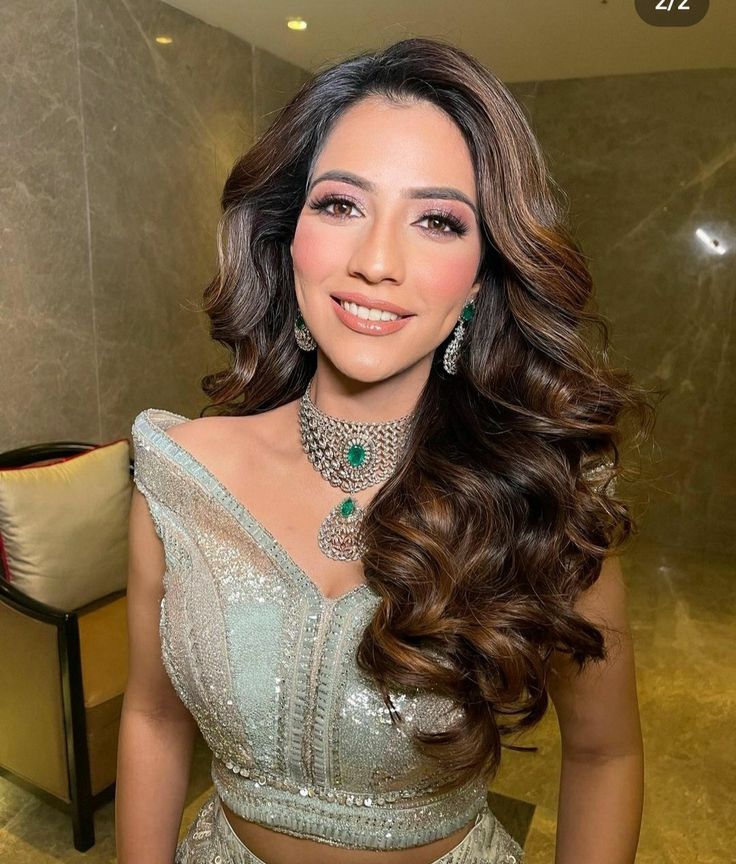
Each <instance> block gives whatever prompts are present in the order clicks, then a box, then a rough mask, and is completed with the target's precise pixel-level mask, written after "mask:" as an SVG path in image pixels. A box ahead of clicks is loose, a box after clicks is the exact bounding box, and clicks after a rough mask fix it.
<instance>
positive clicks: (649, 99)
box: [0, 0, 736, 864]
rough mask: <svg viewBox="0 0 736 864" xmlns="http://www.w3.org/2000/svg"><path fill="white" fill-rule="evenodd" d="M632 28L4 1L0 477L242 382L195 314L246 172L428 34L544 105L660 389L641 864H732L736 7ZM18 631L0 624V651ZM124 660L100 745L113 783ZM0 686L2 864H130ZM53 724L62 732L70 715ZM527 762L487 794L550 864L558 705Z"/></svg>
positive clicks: (339, 5) (104, 784)
mask: <svg viewBox="0 0 736 864" xmlns="http://www.w3.org/2000/svg"><path fill="white" fill-rule="evenodd" d="M640 5H641V4H635V3H634V2H633V0H631V2H628V0H626V2H624V0H609V2H606V0H555V2H553V3H549V2H541V0H536V2H535V0H513V2H512V0H477V2H469V0H465V2H464V0H455V2H452V3H449V2H434V0H424V2H415V0H392V2H389V0H371V2H359V0H354V2H349V3H345V2H333V0H311V2H310V0H301V2H300V0H269V2H260V3H259V2H256V3H244V2H242V0H179V2H176V3H164V2H159V0H43V2H41V0H3V2H2V4H1V5H0V72H1V74H0V103H1V105H2V112H1V113H0V148H1V149H0V190H2V200H1V201H0V229H1V230H0V244H1V245H0V250H1V253H2V254H0V316H1V319H2V325H3V338H2V340H0V370H1V374H0V400H1V401H2V404H3V405H4V406H5V407H4V410H3V412H2V419H1V420H0V451H11V450H14V449H17V448H21V447H25V446H28V445H32V444H37V443H39V442H51V441H76V442H90V443H94V444H96V445H99V444H101V443H103V442H111V441H115V440H120V439H123V438H126V437H129V432H130V425H131V422H132V419H133V417H134V416H135V415H136V414H137V413H138V412H139V411H140V410H142V409H143V408H146V407H151V406H153V407H159V408H166V409H169V410H172V411H175V412H177V413H180V414H184V415H186V416H189V417H194V416H197V415H198V413H199V411H200V409H201V408H202V407H203V406H204V404H205V402H206V400H205V399H204V397H203V394H202V393H201V391H200V389H199V381H200V379H201V377H202V376H203V375H204V374H205V373H207V372H211V371H214V370H215V369H217V368H219V367H220V365H221V363H222V360H223V356H224V354H223V352H222V351H221V350H220V349H219V348H218V347H217V346H216V345H214V344H213V343H211V342H210V340H209V336H208V333H207V321H206V319H205V316H203V315H202V314H200V313H198V312H197V306H198V303H199V301H200V298H201V293H202V291H203V288H204V286H205V285H206V284H207V282H208V281H209V279H210V278H211V277H212V275H213V273H214V270H215V266H216V260H217V250H216V242H215V226H216V223H217V219H218V216H219V213H220V209H219V196H220V193H221V190H222V185H223V183H224V181H225V178H226V176H227V173H228V171H229V169H230V167H231V165H232V163H233V162H234V161H235V159H236V158H237V157H238V155H239V154H240V153H241V152H242V151H244V150H245V149H247V148H248V147H249V146H250V145H251V144H252V143H253V141H254V140H255V138H256V137H257V136H258V135H259V133H260V132H262V131H263V130H264V129H265V127H266V126H267V125H268V123H269V122H270V119H271V118H272V116H273V114H274V113H275V112H276V111H278V109H279V108H280V107H281V106H282V105H283V104H284V103H285V102H286V101H287V100H288V99H289V98H290V97H291V96H292V95H293V93H294V92H295V91H296V89H297V88H298V87H299V85H300V84H301V83H302V82H304V81H305V80H307V78H308V77H309V76H310V74H311V73H313V72H315V71H318V70H319V69H320V68H323V67H324V66H326V65H329V64H330V63H332V62H334V61H335V60H338V59H340V58H342V57H346V56H348V55H350V54H352V53H355V52H357V51H361V50H366V49H372V48H378V47H381V46H383V45H386V44H389V43H391V42H394V41H396V40H398V39H401V38H404V37H407V36H412V35H422V36H430V37H438V38H444V39H449V40H450V41H452V42H454V43H455V44H457V45H458V46H460V47H462V48H464V49H466V50H467V51H469V52H470V53H472V54H474V55H475V56H476V57H477V58H478V59H479V60H480V61H481V62H483V63H484V64H485V65H486V66H487V67H488V68H489V69H491V71H493V72H494V73H495V74H496V75H497V76H498V77H499V78H500V79H501V80H502V81H503V82H504V83H505V84H506V85H507V87H508V88H509V90H510V91H511V93H512V94H513V95H514V96H515V97H516V98H517V99H518V100H519V102H520V103H521V105H522V106H523V108H524V110H525V112H526V114H527V116H528V118H529V121H530V123H531V125H532V127H533V129H534V131H535V133H536V134H537V136H538V138H539V141H540V143H541V145H542V148H543V150H544V152H545V153H546V155H547V158H548V161H549V165H550V169H551V172H552V175H553V176H554V177H555V179H556V180H557V182H558V183H559V185H560V186H561V187H562V188H563V189H564V190H565V193H566V195H567V197H568V199H569V214H570V224H571V226H572V228H573V233H574V235H575V237H576V239H577V240H578V242H579V243H580V244H581V245H582V248H583V250H584V252H585V253H586V255H587V256H588V260H589V266H590V269H591V272H592V274H593V278H594V283H595V288H596V300H595V303H596V305H597V307H598V309H599V310H600V311H601V312H602V313H603V314H604V315H605V316H606V317H607V318H608V319H609V321H610V326H611V337H612V354H613V355H614V358H615V359H616V360H617V361H618V362H619V363H620V364H621V365H625V366H628V367H629V368H630V369H631V371H632V373H633V374H634V376H635V378H636V379H637V380H638V381H639V382H640V383H642V384H644V385H645V386H651V387H657V388H662V389H664V390H665V391H666V393H667V395H666V397H665V398H664V400H663V401H662V403H661V405H660V408H659V412H658V420H657V428H656V431H655V438H656V441H654V442H653V443H652V444H651V445H650V446H649V447H648V448H647V449H646V451H644V452H642V453H640V454H639V456H638V458H639V460H640V462H641V468H642V478H641V480H640V481H638V482H634V483H631V484H628V486H627V488H625V489H623V490H621V491H622V493H623V494H625V495H626V497H627V498H629V499H630V500H631V502H632V506H633V508H634V512H635V515H636V516H637V518H638V520H639V521H640V526H641V531H640V533H639V535H637V537H636V538H635V539H634V540H633V542H632V544H631V546H630V549H629V551H628V552H627V554H626V556H625V558H624V561H623V564H624V570H625V574H626V577H627V583H628V586H629V594H630V614H631V618H632V627H633V629H634V637H635V643H636V650H637V673H638V686H639V701H640V707H641V712H642V723H643V729H644V737H645V751H646V752H645V756H646V774H647V788H646V797H645V805H644V818H643V825H642V835H641V841H640V845H639V857H638V859H637V860H638V861H641V862H644V864H654V862H657V864H669V862H678V864H679V862H684V861H693V862H695V861H697V862H702V864H710V862H724V864H725V862H727V861H732V860H733V840H732V839H731V836H732V835H731V826H732V822H733V819H734V817H736V808H735V806H734V797H733V784H734V779H735V778H736V758H735V757H736V745H735V744H734V739H733V736H732V734H731V732H732V729H733V727H734V724H736V710H735V706H734V693H735V690H736V688H735V686H734V685H735V684H736V673H735V672H734V668H735V664H734V660H735V659H736V650H735V649H734V641H733V633H734V619H735V609H734V600H735V597H736V590H735V588H734V586H735V584H736V580H735V578H734V577H735V576H736V573H735V572H734V571H735V569H736V568H735V561H736V557H735V553H736V515H735V512H736V449H735V448H734V443H733V426H732V424H733V423H734V421H735V420H736V409H735V408H734V394H736V362H735V360H736V342H735V341H734V336H735V335H736V334H735V324H736V318H735V307H734V291H735V288H736V278H735V277H736V269H735V268H734V254H735V253H734V250H735V247H736V69H735V68H734V65H735V61H736V40H734V38H733V37H734V33H736V3H732V2H730V3H726V2H723V0H721V2H712V3H710V8H709V9H708V10H707V12H706V14H705V15H704V17H703V18H702V20H700V21H699V22H698V23H696V24H692V25H691V26H655V25H653V24H652V23H648V22H647V21H644V20H643V19H642V18H641V17H640V16H639V15H638V14H637V8H635V7H636V6H640ZM649 5H650V6H651V5H653V4H649ZM655 5H656V4H655ZM705 5H706V6H707V5H708V4H705ZM296 19H299V20H296ZM300 21H301V23H300ZM660 23H661V21H660ZM665 23H667V22H665ZM290 25H291V26H290ZM0 530H2V529H1V525H0ZM2 600H3V598H2V597H1V596H0V605H1V604H2ZM122 600H123V601H124V597H122ZM14 614H15V615H16V617H17V615H19V614H20V612H19V611H18V609H15V610H14ZM121 616H124V602H123V603H122V604H121V607H120V612H119V614H118V617H117V619H116V621H117V623H118V625H120V622H121V621H123V618H121ZM8 620H10V619H8ZM15 620H16V619H15V618H13V621H15ZM5 626H6V632H10V631H9V629H8V628H9V627H10V624H8V623H7V622H6V625H5ZM2 627H3V619H2V617H1V616H0V639H1V638H2V636H1V634H2ZM29 638H30V639H31V641H30V643H29V644H30V645H31V646H32V645H33V644H34V643H33V638H35V637H29ZM91 644H93V643H90V645H91ZM83 650H84V649H83ZM90 650H91V651H92V650H94V649H92V648H90ZM95 656H98V655H95ZM83 662H84V661H83ZM106 662H107V661H106ZM109 662H113V661H109ZM120 662H122V661H120ZM120 662H119V663H118V666H117V667H116V670H115V672H114V676H117V678H116V680H117V682H118V686H117V691H115V690H111V692H110V693H107V694H106V696H105V704H106V705H107V706H108V709H109V710H108V713H107V714H106V716H105V720H104V722H103V721H102V720H100V721H99V722H100V724H102V725H104V724H106V725H105V729H106V730H107V731H106V732H105V735H107V740H108V742H112V744H109V745H108V746H110V747H112V749H111V750H109V752H108V755H107V763H106V764H108V773H109V770H110V768H109V766H114V737H115V728H116V727H115V711H114V708H113V707H112V706H114V705H115V704H118V706H119V699H120V698H121V693H120V692H119V691H120V689H121V687H120V682H121V681H123V682H124V674H125V670H124V668H122V667H121V665H120ZM0 664H2V665H3V666H4V667H5V668H4V670H3V671H2V672H0V861H3V862H5V861H7V862H13V864H16V862H18V864H20V862H24V864H25V862H34V864H35V862H56V861H78V860H79V861H81V860H83V859H84V860H87V861H100V862H103V861H104V862H111V861H114V860H115V845H114V804H113V801H112V800H111V797H110V795H111V794H112V793H111V791H110V787H109V784H110V782H111V780H114V777H112V778H111V777H110V776H107V775H105V777H104V778H103V773H104V772H102V773H100V775H99V777H98V779H97V781H96V783H97V786H98V787H99V788H98V789H97V790H96V791H97V792H103V793H104V794H103V795H102V797H100V798H99V800H98V801H97V802H96V804H95V806H94V810H95V813H94V826H95V840H94V845H92V846H91V847H90V848H89V849H88V850H87V851H84V852H82V851H80V850H78V849H75V846H74V843H73V841H72V827H71V818H70V816H69V814H68V813H67V812H64V811H63V809H59V807H58V806H57V804H58V801H62V802H64V801H67V802H68V801H70V800H71V798H72V791H71V787H72V786H73V784H71V785H69V783H67V785H66V786H65V785H64V784H65V782H67V781H68V780H69V777H68V775H69V766H68V764H67V763H66V762H64V759H67V760H68V757H69V753H70V752H71V751H70V750H69V746H70V745H69V744H68V741H67V743H66V744H65V743H64V740H63V734H65V733H63V734H62V738H60V739H59V741H60V742H61V743H60V744H59V748H60V749H58V752H57V751H54V752H55V753H56V757H54V758H58V759H59V760H60V761H59V766H60V767H59V777H60V778H61V780H60V783H61V785H59V784H58V783H57V784H56V786H55V787H53V788H52V785H51V784H50V783H48V782H45V781H44V780H43V777H42V776H41V773H40V772H41V770H42V769H41V768H40V767H39V765H40V764H41V763H44V764H48V761H49V759H48V758H46V757H44V758H41V756H39V765H36V766H35V767H33V768H28V769H25V768H23V767H22V765H21V764H20V763H19V762H17V761H16V762H14V761H13V760H14V759H16V760H17V741H16V740H15V739H14V737H13V736H20V735H21V731H20V727H21V726H22V724H20V723H19V721H18V719H17V713H15V712H17V704H16V703H17V701H18V698H17V697H16V698H15V699H14V698H11V697H10V696H9V695H8V694H9V693H11V692H12V688H13V687H14V686H17V682H15V681H14V680H13V678H12V674H13V673H12V667H13V662H12V658H10V657H8V655H7V653H4V654H3V656H2V657H0ZM62 666H63V663H62ZM103 673H104V669H103ZM60 674H61V673H60ZM110 674H111V675H113V673H112V672H111V673H110ZM114 676H113V677H114ZM103 677H104V674H103ZM60 686H61V685H60ZM63 689H64V688H63V687H61V690H63ZM61 690H60V692H61ZM80 698H81V699H82V701H83V702H84V703H85V704H84V710H86V711H91V710H92V709H93V708H94V707H95V706H94V705H90V704H88V703H89V696H88V695H85V693H84V692H82V695H81V697H80ZM116 700H118V701H117V702H116ZM60 704H62V703H60ZM80 710H82V709H80ZM59 712H60V713H59V716H60V717H61V716H63V717H64V718H65V723H66V727H67V732H68V727H69V724H70V723H71V722H72V721H71V717H72V715H71V714H70V713H69V711H68V710H67V709H66V708H65V707H64V705H63V704H62V707H61V708H59ZM83 713H84V712H83ZM88 722H91V721H90V720H89V718H88ZM100 728H102V726H101V727H100ZM42 737H43V736H42ZM520 743H524V744H532V745H535V746H537V747H538V748H539V750H538V751H537V752H535V753H512V752H509V751H504V762H503V765H502V769H501V772H500V774H499V775H498V778H497V780H496V782H495V783H494V785H493V788H492V790H491V792H492V794H493V795H494V796H495V797H494V801H495V802H496V805H497V809H498V812H499V816H500V817H501V818H502V821H504V822H505V823H506V824H507V826H508V827H509V829H510V830H512V831H513V832H514V833H515V835H516V836H517V838H518V839H519V840H520V842H523V843H524V846H525V849H526V852H527V855H528V856H529V861H530V864H536V862H540V864H541V862H552V861H553V860H554V834H555V819H556V804H557V801H556V796H557V787H558V782H559V773H558V771H559V739H558V731H557V725H556V720H555V716H554V711H553V708H552V707H550V710H549V712H548V715H547V717H546V718H545V720H544V721H543V723H542V724H540V726H538V727H537V728H536V729H535V730H533V732H532V733H530V734H529V735H527V736H526V739H525V740H524V741H522V742H520ZM43 746H45V745H41V744H39V747H40V748H41V750H42V749H43ZM89 746H90V748H92V746H93V744H92V743H91V739H90V743H89ZM207 756H208V754H207V753H206V752H205V750H204V745H203V744H201V743H200V746H198V748H197V751H196V753H195V762H194V766H193V771H192V781H191V784H190V794H189V798H188V807H187V810H186V811H185V814H184V819H183V822H182V833H183V832H184V830H185V828H186V827H187V826H188V824H189V822H190V820H191V818H192V816H193V815H194V813H195V812H196V811H197V809H198V808H199V805H200V804H201V802H202V800H203V799H204V797H205V796H206V795H207V794H208V793H209V788H210V780H209V776H208V768H209V765H208V761H207ZM90 758H91V757H90ZM31 761H32V760H31ZM65 766H66V767H65ZM100 771H102V769H100ZM34 772H36V773H35V774H34ZM65 772H66V774H65ZM65 776H66V777H67V781H65V780H64V777H65ZM88 785H89V784H88ZM92 785H93V787H94V785H95V782H94V781H93V784H92ZM105 790H107V791H106V792H105ZM93 791H95V790H94V789H93ZM105 795H107V800H105Z"/></svg>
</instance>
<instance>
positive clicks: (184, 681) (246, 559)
mask: <svg viewBox="0 0 736 864" xmlns="http://www.w3.org/2000/svg"><path fill="white" fill-rule="evenodd" d="M187 419H188V418H186V417H183V416H182V415H179V414H174V413H171V412H169V411H165V410H163V409H156V408H149V409H146V410H144V411H142V412H141V413H140V414H138V415H137V417H136V418H135V420H134V422H133V427H132V439H133V446H134V458H135V465H134V481H135V484H136V486H137V488H138V489H139V490H140V491H141V493H142V494H143V495H144V496H145V499H146V501H147V504H148V508H149V510H150V513H151V517H152V519H153V522H154V525H155V527H156V531H157V533H158V536H159V537H160V539H161V541H162V543H163V547H164V551H165V558H166V570H165V573H164V577H163V581H164V585H163V589H164V595H163V598H162V600H161V608H160V637H161V655H162V659H163V663H164V666H165V668H166V671H167V673H168V675H169V677H170V678H171V682H172V684H173V686H174V688H175V689H176V692H177V693H178V695H179V697H180V698H181V700H182V702H183V703H184V704H185V705H186V707H187V708H188V709H189V711H190V712H191V714H192V716H193V717H194V719H195V720H196V722H197V724H198V726H199V728H200V730H201V732H202V735H203V737H204V739H205V741H206V743H207V745H208V747H209V748H210V750H211V751H212V764H211V777H212V781H213V783H214V786H215V789H216V791H217V793H218V794H219V795H220V797H221V798H222V800H223V801H224V802H225V803H226V804H227V805H228V807H230V808H231V809H232V810H233V811H234V812H235V813H237V814H238V815H240V816H241V817H243V818H244V819H247V820H250V821H254V822H257V823H260V824H263V825H266V826H267V827H269V828H271V829H272V830H276V831H281V832H283V833H286V834H290V835H293V836H295V837H304V838H309V839H315V840H320V841H322V842H326V843H328V844H329V845H334V846H343V847H348V848H362V849H402V848H407V847H410V846H419V845H422V844H425V843H430V842H432V841H433V840H437V839H439V838H442V837H446V836H448V835H449V834H452V833H453V832H454V831H457V830H458V829H459V828H461V827H462V826H463V825H466V824H468V823H469V822H471V821H472V820H474V819H475V817H476V816H477V815H478V814H479V813H480V812H481V811H482V810H483V809H484V808H485V806H486V794H487V793H486V788H485V784H484V783H482V782H479V781H474V782H471V783H468V784H466V785H464V786H461V787H459V788H457V789H455V790H452V791H450V792H445V793H442V794H440V793H438V792H437V791H436V790H437V787H438V785H439V782H438V781H439V780H440V778H439V776H438V774H437V769H436V763H434V762H431V761H430V760H429V759H428V758H427V757H424V756H422V755H421V754H420V752H419V751H418V749H417V748H416V746H415V745H414V744H413V743H412V742H411V741H410V740H409V731H410V730H411V729H412V728H417V727H418V728H421V729H425V730H428V729H431V730H440V729H443V728H447V727H448V726H450V725H452V724H453V723H454V722H455V721H456V719H457V718H456V717H455V714H454V712H455V711H456V710H459V709H457V707H453V706H452V704H451V702H450V701H449V700H447V699H445V698H443V697H439V696H437V695H436V694H434V693H432V692H427V691H420V690H392V691H390V692H391V697H392V701H393V702H394V704H395V705H396V706H397V708H398V709H399V710H400V712H401V714H402V716H403V718H404V720H405V723H406V729H402V728H401V727H397V726H396V725H394V724H393V723H392V722H391V718H390V716H389V713H388V709H387V707H386V706H385V704H384V702H383V699H382V698H381V696H380V693H379V691H378V690H377V688H376V687H375V686H374V685H373V683H372V682H371V680H370V679H369V678H368V677H367V676H366V675H365V674H364V673H362V672H361V670H360V669H359V668H358V666H357V664H356V660H355V651H356V648H357V645H358V643H359V641H360V637H361V635H362V632H363V630H364V629H365V627H366V625H367V624H368V622H369V621H370V618H371V617H372V615H373V612H374V610H375V608H376V605H377V604H378V602H379V600H380V598H379V597H378V595H377V594H376V593H375V592H374V591H373V589H372V588H370V587H369V586H368V585H367V584H362V585H360V586H358V587H357V588H355V589H353V590H352V591H348V592H347V593H345V594H343V595H341V596H340V597H337V598H328V597H325V596H324V595H323V594H322V593H321V591H320V590H319V589H318V588H317V586H316V584H315V583H314V582H313V581H312V580H311V579H310V578H309V576H307V574H306V573H305V572H304V571H303V570H302V569H301V568H300V567H299V566H298V565H297V564H296V562H295V561H294V560H293V559H292V558H291V556H290V555H289V553H288V552H287V551H286V549H285V548H284V547H283V546H281V545H280V544H279V542H278V541H277V540H276V539H275V538H274V537H273V536H272V535H271V534H270V533H269V532H268V531H267V530H266V529H265V527H264V526H263V525H262V524H260V523H259V522H258V521H257V520H256V519H255V518H254V517H253V516H252V515H251V513H249V512H248V510H247V509H246V508H245V507H244V505H243V504H242V503H240V502H239V501H238V500H237V499H236V498H235V497H234V496H233V495H232V494H231V493H230V492H229V491H228V489H227V488H226V487H225V486H224V485H223V484H222V483H221V482H220V481H219V480H218V479H217V478H216V477H215V476H214V475H213V474H212V473H211V472H210V471H209V470H208V469H207V468H206V467H205V466H204V465H202V464H201V462H199V461H198V460H197V459H195V458H194V457H193V456H192V454H191V453H189V452H188V451H187V450H186V449H185V448H183V447H182V446H181V445H179V444H178V443H177V442H176V441H175V440H174V439H173V438H171V437H170V436H169V435H168V434H167V430H168V429H169V428H170V427H172V426H174V425H176V424H178V423H183V422H185V421H186V420H187Z"/></svg>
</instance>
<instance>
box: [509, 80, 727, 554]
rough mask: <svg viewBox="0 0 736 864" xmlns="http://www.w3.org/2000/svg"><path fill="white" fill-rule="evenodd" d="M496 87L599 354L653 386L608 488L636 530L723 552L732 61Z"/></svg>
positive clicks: (667, 542)
mask: <svg viewBox="0 0 736 864" xmlns="http://www.w3.org/2000/svg"><path fill="white" fill-rule="evenodd" d="M510 89H511V90H512V91H513V92H514V95H515V96H516V97H517V98H518V99H519V101H520V102H521V103H522V104H523V105H524V107H525V109H526V111H527V113H528V116H529V118H530V120H531V121H532V125H533V127H534V129H535V131H536V133H537V135H538V137H539V139H540V141H541V143H542V146H543V148H544V150H545V153H546V154H547V156H548V159H549V163H550V168H551V171H552V174H553V176H554V177H555V179H556V180H557V181H558V183H559V184H560V185H561V186H562V188H563V189H564V190H565V193H566V194H567V197H568V199H569V205H570V220H571V223H572V225H573V228H574V233H575V236H576V237H577V238H578V240H579V242H580V243H581V244H582V247H583V250H584V251H585V253H586V254H587V256H588V257H589V266H590V269H591V271H592V274H593V278H594V281H595V286H596V293H597V301H596V302H597V306H598V308H599V310H600V311H601V312H602V313H603V314H604V315H605V316H606V317H607V318H608V319H609V322H610V325H611V334H612V354H613V356H614V358H615V359H616V360H617V361H618V362H619V363H620V364H621V365H626V366H628V367H629V368H630V369H631V370H632V371H633V373H634V375H635V377H636V379H637V380H638V381H639V382H640V383H642V384H644V385H645V386H647V387H657V388H663V389H664V390H665V391H666V396H665V397H664V399H663V400H662V402H661V404H660V406H659V410H658V417H657V424H656V427H655V433H654V442H653V445H650V446H648V447H646V448H644V449H643V450H642V452H641V454H640V458H641V469H642V475H641V478H640V480H639V481H638V482H637V483H636V484H628V485H627V487H626V488H624V487H622V492H624V493H625V494H627V496H628V497H629V498H630V500H631V501H632V504H633V506H634V512H635V515H637V517H639V520H640V526H641V535H640V538H639V539H640V540H646V541H651V542H653V543H657V544H660V545H662V544H663V545H666V546H673V547H678V548H682V549H687V550H689V551H691V552H695V553H703V554H705V553H707V554H708V555H709V556H716V557H721V556H722V557H723V558H724V559H726V560H728V559H730V561H731V562H733V556H734V553H736V517H735V516H734V513H735V512H736V506H735V505H736V447H734V444H733V434H732V428H733V423H734V421H736V411H735V410H734V402H733V395H734V393H736V343H735V342H734V336H736V333H735V332H734V325H735V324H736V307H735V306H734V291H735V289H736V280H735V279H734V272H735V271H734V255H735V254H736V145H735V144H734V141H736V70H733V69H706V70H693V71H677V72H665V73H657V74H649V75H623V76H615V77H610V78H592V79H572V80H565V81H549V82H546V81H543V82H529V83H524V84H521V85H511V87H510ZM698 229H704V230H705V231H706V232H707V233H708V234H709V235H710V236H712V237H715V238H717V239H718V240H719V244H720V246H719V249H721V250H725V251H724V254H718V253H717V252H716V251H714V250H713V249H711V250H709V249H708V248H707V247H706V245H705V244H704V243H703V242H701V240H700V239H698V236H697V235H696V231H698ZM632 455H633V454H632Z"/></svg>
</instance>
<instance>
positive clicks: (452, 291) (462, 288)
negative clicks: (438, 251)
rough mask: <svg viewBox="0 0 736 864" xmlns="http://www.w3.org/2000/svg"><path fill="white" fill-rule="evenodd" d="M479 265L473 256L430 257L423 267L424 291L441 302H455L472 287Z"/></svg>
mask: <svg viewBox="0 0 736 864" xmlns="http://www.w3.org/2000/svg"><path fill="white" fill-rule="evenodd" d="M478 263H479V259H478V258H477V257H475V255H472V254H471V255H458V256H454V255H443V256H437V257H436V258H434V259H432V258H431V257H428V258H427V259H426V260H425V261H424V262H423V265H422V284H423V286H424V290H425V291H426V293H427V294H428V295H432V296H433V297H435V298H436V299H438V300H440V301H442V300H445V301H447V302H454V301H456V300H457V299H458V298H459V297H463V296H464V295H465V294H466V293H467V292H468V290H469V289H470V287H471V286H472V284H473V282H474V280H475V274H476V272H477V270H478Z"/></svg>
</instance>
